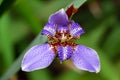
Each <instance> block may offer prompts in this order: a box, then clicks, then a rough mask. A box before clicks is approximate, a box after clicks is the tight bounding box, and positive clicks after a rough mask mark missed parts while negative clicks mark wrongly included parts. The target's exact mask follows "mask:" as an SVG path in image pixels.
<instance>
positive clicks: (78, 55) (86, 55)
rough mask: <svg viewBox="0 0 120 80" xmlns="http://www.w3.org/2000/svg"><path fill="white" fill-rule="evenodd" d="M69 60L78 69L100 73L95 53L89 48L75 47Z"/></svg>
mask: <svg viewBox="0 0 120 80" xmlns="http://www.w3.org/2000/svg"><path fill="white" fill-rule="evenodd" d="M71 58H72V60H73V63H74V64H75V66H76V67H77V68H78V69H82V70H86V71H89V72H96V73H98V72H99V71H100V61H99V57H98V55H97V52H96V51H95V50H93V49H91V48H88V47H86V46H83V45H77V46H76V48H75V51H74V53H73V55H72V56H71Z"/></svg>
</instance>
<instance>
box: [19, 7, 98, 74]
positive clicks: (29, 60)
mask: <svg viewBox="0 0 120 80" xmlns="http://www.w3.org/2000/svg"><path fill="white" fill-rule="evenodd" d="M83 33H84V30H83V29H82V27H81V26H80V25H79V24H78V23H75V22H74V21H71V20H69V19H68V16H67V14H66V12H65V11H64V9H61V10H59V11H58V12H56V13H55V14H52V15H51V16H50V17H49V21H48V23H47V24H46V25H45V26H44V28H43V30H42V32H41V34H43V35H46V36H47V37H48V40H49V42H48V43H45V44H39V45H36V46H33V47H32V48H31V49H30V50H28V51H27V52H26V54H25V56H24V58H23V60H22V65H21V67H22V70H23V71H26V72H30V71H34V70H37V69H42V68H46V67H48V66H49V65H50V64H51V63H52V62H53V60H54V59H55V57H56V56H58V57H59V59H60V63H62V62H63V61H65V60H67V59H71V60H72V62H73V63H74V65H75V66H76V67H77V68H78V69H81V70H86V71H89V72H96V73H98V72H99V71H100V61H99V57H98V55H97V52H96V51H95V50H93V49H91V48H89V47H86V46H84V45H79V44H75V43H73V42H72V41H73V40H77V39H79V36H80V35H81V34H83Z"/></svg>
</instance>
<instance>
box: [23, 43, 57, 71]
mask: <svg viewBox="0 0 120 80" xmlns="http://www.w3.org/2000/svg"><path fill="white" fill-rule="evenodd" d="M55 56H56V55H55V54H54V52H53V50H52V49H51V47H50V45H49V44H41V45H37V46H34V47H32V48H31V49H30V50H29V51H27V52H26V54H25V56H24V58H23V60H22V66H21V67H22V70H23V71H27V72H30V71H33V70H37V69H42V68H46V67H48V66H49V65H50V64H51V63H52V61H53V60H54V58H55Z"/></svg>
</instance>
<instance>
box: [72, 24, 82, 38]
mask: <svg viewBox="0 0 120 80" xmlns="http://www.w3.org/2000/svg"><path fill="white" fill-rule="evenodd" d="M83 33H84V30H83V29H82V27H80V25H79V24H78V23H75V22H72V24H71V26H70V34H71V35H72V36H73V37H77V36H80V35H81V34H83Z"/></svg>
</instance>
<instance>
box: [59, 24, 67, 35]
mask: <svg viewBox="0 0 120 80" xmlns="http://www.w3.org/2000/svg"><path fill="white" fill-rule="evenodd" d="M57 31H58V32H60V33H63V32H67V31H68V27H67V26H62V25H59V26H58V27H57Z"/></svg>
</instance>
